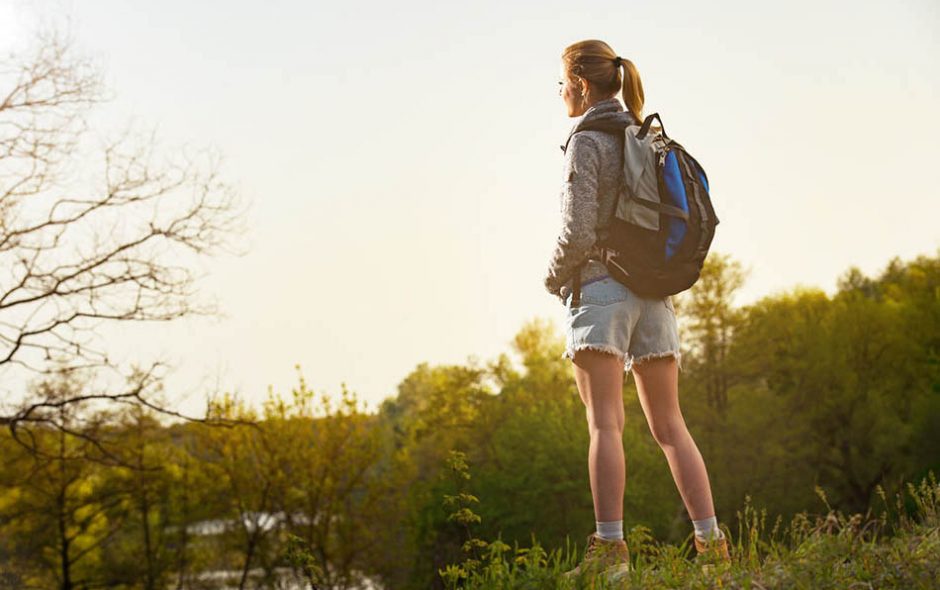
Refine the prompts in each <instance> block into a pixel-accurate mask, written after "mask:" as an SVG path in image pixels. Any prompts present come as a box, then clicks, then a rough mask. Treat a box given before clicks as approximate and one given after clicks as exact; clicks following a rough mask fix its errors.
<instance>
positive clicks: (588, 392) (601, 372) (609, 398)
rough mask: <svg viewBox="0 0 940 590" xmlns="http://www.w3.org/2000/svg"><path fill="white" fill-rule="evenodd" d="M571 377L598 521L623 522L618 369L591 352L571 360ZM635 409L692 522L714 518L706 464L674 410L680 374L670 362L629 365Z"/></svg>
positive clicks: (654, 360) (602, 354) (617, 363)
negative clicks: (583, 418)
mask: <svg viewBox="0 0 940 590" xmlns="http://www.w3.org/2000/svg"><path fill="white" fill-rule="evenodd" d="M573 366H574V376H575V381H576V383H577V385H578V392H579V393H580V394H581V400H582V401H583V402H584V405H585V409H586V414H587V422H588V429H589V431H590V434H591V445H590V449H589V452H588V472H589V475H590V480H591V492H592V494H593V496H594V514H595V517H596V518H597V520H598V521H611V520H621V519H622V518H623V491H624V485H625V481H626V464H625V459H624V452H623V422H624V414H623V411H624V410H623V375H624V371H623V363H622V361H621V360H620V359H619V358H617V357H616V356H614V355H612V354H609V353H605V352H600V351H596V350H579V351H578V352H577V353H576V354H575V361H574V365H573ZM633 376H634V379H635V380H636V384H637V392H638V394H639V399H640V405H641V406H642V408H643V413H644V414H645V415H646V421H647V423H648V425H649V428H650V432H651V433H652V435H653V438H654V439H655V440H656V442H657V443H658V444H659V446H660V448H662V450H663V453H664V454H665V455H666V460H667V461H668V462H669V469H670V470H671V471H672V477H673V479H674V480H675V482H676V487H677V488H678V489H679V495H680V496H681V497H682V500H683V502H684V503H685V506H686V509H687V510H688V512H689V516H690V517H691V518H692V520H700V519H703V518H709V517H711V516H713V515H714V514H715V509H714V506H713V503H712V495H711V486H710V485H709V482H708V473H707V471H706V469H705V462H704V461H703V460H702V455H701V453H699V450H698V447H697V446H696V445H695V441H694V440H692V436H691V434H689V431H688V429H687V428H686V425H685V419H684V418H683V417H682V412H681V411H680V409H679V370H678V365H677V364H676V359H675V357H671V356H670V357H663V358H652V359H648V360H646V361H644V362H642V363H634V365H633Z"/></svg>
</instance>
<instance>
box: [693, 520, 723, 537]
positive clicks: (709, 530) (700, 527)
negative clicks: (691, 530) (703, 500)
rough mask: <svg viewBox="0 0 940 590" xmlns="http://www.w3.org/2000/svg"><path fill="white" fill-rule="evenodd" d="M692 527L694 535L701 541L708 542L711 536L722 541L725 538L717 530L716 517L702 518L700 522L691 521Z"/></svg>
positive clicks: (718, 529) (719, 530)
mask: <svg viewBox="0 0 940 590" xmlns="http://www.w3.org/2000/svg"><path fill="white" fill-rule="evenodd" d="M692 525H693V526H694V527H695V535H696V536H697V537H698V538H699V539H701V540H703V541H706V540H708V539H709V537H710V536H712V535H715V538H716V539H723V538H724V537H725V534H724V533H723V532H721V529H720V528H718V517H717V516H712V517H711V518H703V519H702V520H693V521H692Z"/></svg>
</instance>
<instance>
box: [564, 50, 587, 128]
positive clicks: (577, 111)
mask: <svg viewBox="0 0 940 590" xmlns="http://www.w3.org/2000/svg"><path fill="white" fill-rule="evenodd" d="M558 84H559V91H558V93H559V94H560V95H561V97H562V98H563V99H564V101H565V106H566V107H567V108H568V116H569V117H580V116H581V115H583V114H584V111H586V110H587V101H586V100H584V97H582V96H581V84H583V85H584V88H585V91H586V90H587V80H582V79H581V78H578V77H575V78H574V79H573V80H572V79H570V78H569V77H568V72H567V70H566V69H565V62H564V61H562V63H561V77H560V78H559V82H558Z"/></svg>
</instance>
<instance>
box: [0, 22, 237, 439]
mask: <svg viewBox="0 0 940 590" xmlns="http://www.w3.org/2000/svg"><path fill="white" fill-rule="evenodd" d="M103 101H104V92H103V89H102V84H101V80H100V76H99V73H98V71H97V70H96V68H95V67H94V66H93V64H92V63H91V62H89V61H88V60H86V59H83V58H82V57H80V56H77V55H76V54H75V51H74V49H73V47H72V42H71V41H70V40H69V39H68V38H66V37H65V36H64V35H62V34H60V33H58V32H55V31H53V32H40V33H39V34H38V35H37V39H36V43H35V46H34V47H33V48H32V49H29V50H26V51H23V52H19V53H13V54H11V55H9V56H3V57H2V58H0V268H3V269H5V270H6V272H5V273H4V274H3V275H2V277H0V374H3V375H4V378H5V379H9V378H10V376H11V373H12V372H13V369H14V368H16V369H18V370H20V371H25V372H26V374H31V373H32V374H35V373H39V374H49V373H50V372H53V371H63V370H64V371H69V370H77V369H89V368H97V369H107V370H113V371H115V372H117V373H119V374H122V375H123V376H124V378H125V379H127V381H128V382H129V383H130V385H129V387H128V388H127V389H126V390H124V391H117V392H115V391H108V390H103V391H81V392H77V394H76V397H75V398H60V399H57V400H56V401H55V403H56V404H66V405H67V404H72V403H77V402H87V401H93V400H111V401H114V400H116V401H121V402H125V403H132V404H138V405H142V406H150V407H151V408H152V409H155V410H158V411H162V412H164V413H167V414H172V415H177V416H178V414H175V413H174V412H171V411H170V410H168V409H167V408H165V407H162V406H159V405H156V404H155V403H154V402H153V401H151V400H150V399H149V398H148V393H149V392H150V389H151V388H152V386H153V383H154V381H155V380H157V379H159V374H158V373H159V372H160V370H161V369H162V368H164V366H165V365H164V363H162V362H160V361H156V362H154V363H152V364H151V365H150V366H149V367H147V368H143V369H139V368H137V367H134V368H132V369H131V370H130V371H128V370H127V368H126V367H121V366H119V365H118V363H116V362H115V361H113V360H112V359H110V358H109V356H108V351H107V350H106V347H104V346H101V342H100V340H101V339H100V336H99V335H98V334H97V333H96V328H98V327H99V326H101V325H103V324H108V323H115V322H128V321H171V320H174V319H177V318H180V317H183V316H188V315H193V314H204V315H209V314H214V313H217V309H216V307H215V305H214V304H203V303H200V302H195V301H194V298H193V286H194V283H195V277H194V275H193V273H192V272H191V270H190V269H189V268H188V267H186V266H185V265H181V264H178V262H179V261H180V260H182V259H185V256H186V255H187V254H193V255H211V254H215V253H217V252H218V251H222V250H227V251H229V252H232V250H231V249H230V248H228V247H227V244H226V242H225V238H226V237H227V236H229V235H232V234H235V233H237V231H238V230H239V229H240V228H239V221H240V219H241V217H242V213H243V211H241V210H240V209H239V203H238V200H237V198H236V193H235V192H234V191H233V190H232V188H231V187H230V186H229V185H228V184H227V183H226V182H224V181H223V180H222V178H221V175H220V159H219V158H218V156H217V155H215V154H213V153H211V152H209V151H205V150H202V151H195V152H193V151H192V150H188V149H182V150H175V151H173V152H172V153H165V152H162V151H161V150H159V149H158V146H157V142H156V139H155V136H154V134H150V135H147V136H141V134H139V133H136V132H134V131H131V130H128V131H125V132H124V133H121V134H120V135H119V136H118V137H116V138H112V139H107V140H104V142H103V143H99V144H98V145H95V142H93V141H92V138H91V137H90V135H91V134H90V129H89V124H88V121H89V117H88V115H89V113H90V111H91V109H92V108H93V107H95V106H97V105H99V104H100V103H102V102H103ZM89 144H90V145H91V147H89ZM17 393H18V395H15V396H14V397H15V398H17V399H20V400H21V403H18V405H16V406H12V407H8V409H7V410H6V411H5V412H4V413H2V414H0V424H5V425H7V426H9V427H10V428H11V429H15V428H16V426H17V425H18V424H20V425H23V424H26V425H35V424H36V423H37V422H45V423H47V424H50V425H53V426H56V427H61V426H62V424H61V423H59V422H57V421H56V420H55V419H54V415H55V413H54V412H53V413H45V414H43V413H42V412H41V410H43V409H49V408H51V407H53V405H51V402H50V400H49V399H46V398H42V397H40V398H32V399H25V400H23V399H22V398H23V394H24V392H17ZM40 414H42V416H44V417H41V416H40ZM18 440H20V442H23V441H24V440H25V439H24V438H22V437H20V438H18Z"/></svg>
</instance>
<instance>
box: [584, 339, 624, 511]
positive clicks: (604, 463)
mask: <svg viewBox="0 0 940 590" xmlns="http://www.w3.org/2000/svg"><path fill="white" fill-rule="evenodd" d="M574 379H575V381H576V382H577V384H578V392H579V393H580V394H581V401H583V402H584V406H585V409H586V414H587V422H588V430H589V431H590V433H591V446H590V448H589V450H588V473H589V475H590V478H591V493H592V494H593V496H594V516H595V518H596V519H597V520H598V521H612V520H622V519H623V488H624V482H625V480H626V464H625V461H624V455H623V419H624V416H623V362H622V361H621V360H620V359H619V358H617V357H616V356H614V355H612V354H608V353H606V352H600V351H596V350H579V351H578V352H576V353H575V355H574Z"/></svg>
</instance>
